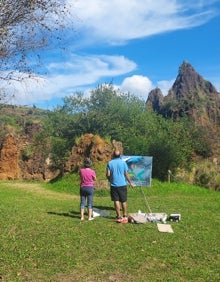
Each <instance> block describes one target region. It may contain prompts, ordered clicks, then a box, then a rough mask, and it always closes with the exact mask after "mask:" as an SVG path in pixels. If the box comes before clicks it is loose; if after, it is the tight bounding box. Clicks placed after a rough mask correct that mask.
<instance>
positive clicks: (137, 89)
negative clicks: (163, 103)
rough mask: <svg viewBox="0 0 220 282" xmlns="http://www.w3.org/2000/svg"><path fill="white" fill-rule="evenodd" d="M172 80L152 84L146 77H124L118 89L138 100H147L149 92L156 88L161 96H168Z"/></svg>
mask: <svg viewBox="0 0 220 282" xmlns="http://www.w3.org/2000/svg"><path fill="white" fill-rule="evenodd" d="M173 83H174V79H173V80H161V81H158V82H156V83H155V84H153V82H152V81H151V80H150V79H149V78H148V77H146V76H143V75H133V76H130V77H126V78H125V79H124V80H123V82H122V84H121V85H120V86H119V88H120V89H121V90H122V92H130V93H132V94H134V95H136V96H138V97H139V98H143V99H144V100H146V99H147V97H148V94H149V92H150V91H151V90H152V89H154V88H156V87H158V88H160V90H161V91H162V93H163V95H164V96H166V95H167V94H168V90H169V89H170V88H171V87H172V85H173Z"/></svg>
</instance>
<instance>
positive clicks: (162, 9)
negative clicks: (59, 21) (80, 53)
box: [67, 0, 215, 44]
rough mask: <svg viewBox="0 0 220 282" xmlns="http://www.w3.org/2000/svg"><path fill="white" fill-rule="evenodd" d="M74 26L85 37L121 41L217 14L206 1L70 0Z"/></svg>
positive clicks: (196, 22) (195, 23)
mask: <svg viewBox="0 0 220 282" xmlns="http://www.w3.org/2000/svg"><path fill="white" fill-rule="evenodd" d="M67 2H68V3H70V4H71V5H72V14H73V15H74V18H75V19H78V20H76V21H75V28H76V30H78V31H81V32H83V33H84V34H85V37H84V39H85V38H86V41H87V42H88V41H93V42H95V43H97V40H100V41H104V42H108V43H111V44H120V43H123V42H126V41H128V40H132V39H137V38H144V37H147V36H150V35H155V34H159V33H162V32H168V31H173V30H178V29H185V28H190V27H195V26H198V25H201V24H203V23H205V22H207V21H208V20H209V19H210V18H212V17H213V16H214V15H215V11H214V10H212V9H211V7H209V6H210V5H211V3H205V1H193V0H191V1H189V0H188V1H187V0H185V1H182V0H180V1H175V0H157V1H155V0H141V1H140V0H129V1H127V0H111V1H109V0H93V1H90V0H87V1H86V0H84V1H75V0H68V1H67Z"/></svg>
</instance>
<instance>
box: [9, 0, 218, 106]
mask: <svg viewBox="0 0 220 282" xmlns="http://www.w3.org/2000/svg"><path fill="white" fill-rule="evenodd" d="M66 2H67V4H68V5H69V7H70V8H69V9H70V14H71V17H70V18H71V20H70V18H67V25H68V30H66V31H63V32H62V36H63V45H64V46H65V47H66V48H65V50H61V49H59V48H55V47H54V48H53V47H50V48H48V49H47V50H44V51H43V52H41V62H42V65H41V66H40V68H39V69H38V70H37V71H38V73H37V78H35V79H32V80H30V81H26V82H25V83H24V84H23V85H19V84H14V85H13V87H15V88H16V91H15V93H16V94H15V98H14V99H13V103H15V104H21V105H28V106H32V105H36V106H37V107H40V108H44V109H53V108H54V107H55V106H57V105H58V104H61V103H62V98H63V97H65V96H68V95H72V94H74V93H76V92H79V91H81V92H83V93H86V94H87V95H89V91H90V90H92V89H95V88H96V87H97V86H98V85H100V84H102V83H109V82H111V83H113V84H114V85H115V87H117V88H119V89H120V90H121V91H123V92H126V91H129V92H131V93H133V94H135V95H137V96H138V97H140V98H143V99H144V100H146V99H147V97H148V93H149V91H150V90H152V89H153V88H155V87H159V88H160V89H161V90H162V92H163V94H164V95H167V91H168V89H169V88H170V87H171V86H172V84H173V82H174V80H175V78H176V76H177V74H178V69H179V66H180V65H181V64H182V62H183V61H184V60H186V61H188V62H189V63H190V64H191V65H192V66H193V67H194V69H195V70H196V71H197V72H198V73H199V74H200V75H202V76H203V77H204V78H205V79H206V80H209V81H210V82H211V83H212V84H213V85H214V86H215V87H216V88H217V90H218V91H219V92H220V40H219V34H220V1H212V0H210V1H202V0H201V1H199V0H197V1H194V0H190V1H189V0H185V1H182V0H175V1H174V0H129V1H127V0H111V1H109V0H67V1H66ZM32 63H33V62H32ZM39 74H40V75H39Z"/></svg>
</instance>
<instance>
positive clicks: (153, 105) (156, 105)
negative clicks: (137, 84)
mask: <svg viewBox="0 0 220 282" xmlns="http://www.w3.org/2000/svg"><path fill="white" fill-rule="evenodd" d="M162 104H163V94H162V92H161V90H160V88H155V89H153V90H151V91H150V93H149V94H148V103H147V107H148V109H153V111H155V112H158V111H159V110H160V107H161V106H162Z"/></svg>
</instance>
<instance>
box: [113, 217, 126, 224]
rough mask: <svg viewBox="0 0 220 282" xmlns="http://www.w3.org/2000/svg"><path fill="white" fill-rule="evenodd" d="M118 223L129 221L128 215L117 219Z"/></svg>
mask: <svg viewBox="0 0 220 282" xmlns="http://www.w3.org/2000/svg"><path fill="white" fill-rule="evenodd" d="M116 222H118V223H128V218H127V217H121V218H119V219H118V220H116Z"/></svg>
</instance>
